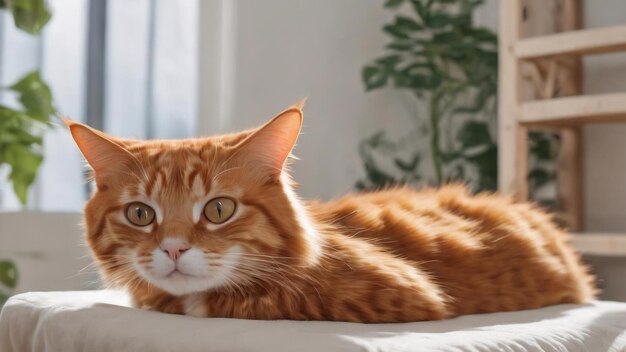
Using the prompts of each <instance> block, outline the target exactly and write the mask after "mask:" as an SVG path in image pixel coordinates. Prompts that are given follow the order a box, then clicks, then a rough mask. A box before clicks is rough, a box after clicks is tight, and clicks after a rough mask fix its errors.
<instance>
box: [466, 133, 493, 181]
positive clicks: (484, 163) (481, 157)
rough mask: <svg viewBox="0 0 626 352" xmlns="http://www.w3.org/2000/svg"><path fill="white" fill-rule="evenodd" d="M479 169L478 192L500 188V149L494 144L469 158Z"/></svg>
mask: <svg viewBox="0 0 626 352" xmlns="http://www.w3.org/2000/svg"><path fill="white" fill-rule="evenodd" d="M467 160H468V161H470V162H472V163H473V164H474V165H475V166H476V168H477V169H478V174H479V175H480V178H479V180H478V190H479V191H485V190H495V189H496V188H498V147H497V146H496V145H495V144H494V145H492V146H491V147H489V148H487V149H486V150H485V151H483V152H482V153H479V154H477V155H474V156H472V157H469V158H467Z"/></svg>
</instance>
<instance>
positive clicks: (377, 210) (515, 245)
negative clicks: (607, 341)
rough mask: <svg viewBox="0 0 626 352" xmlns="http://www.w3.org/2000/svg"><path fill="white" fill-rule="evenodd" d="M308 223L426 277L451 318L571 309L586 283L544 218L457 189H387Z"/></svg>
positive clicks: (326, 210)
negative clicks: (325, 226) (446, 302)
mask: <svg viewBox="0 0 626 352" xmlns="http://www.w3.org/2000/svg"><path fill="white" fill-rule="evenodd" d="M311 209H312V212H313V214H315V217H316V218H317V219H318V220H320V221H322V222H325V223H329V224H332V225H333V226H334V227H335V228H336V229H337V231H339V232H341V233H342V234H343V235H345V236H349V237H354V238H361V239H363V240H367V241H369V242H371V243H374V244H376V245H378V246H380V247H381V248H382V249H384V250H385V251H388V252H391V253H392V254H394V255H396V256H397V257H398V258H401V259H402V260H408V261H410V262H412V263H413V264H414V265H416V266H419V267H420V268H422V269H424V270H426V271H427V272H429V273H431V274H432V275H433V277H434V279H435V280H436V281H437V282H438V283H439V284H440V285H441V286H443V287H444V289H445V290H446V293H447V294H449V295H450V296H451V297H452V298H453V302H455V303H453V304H455V305H456V307H455V308H456V309H455V310H456V313H457V314H467V313H477V312H490V311H503V310H517V309H527V308H535V307H541V306H545V305H548V304H556V303H578V302H583V301H586V300H588V299H590V298H591V297H592V296H593V294H594V289H593V286H592V278H591V276H590V275H589V274H588V273H587V269H586V268H585V267H584V266H583V265H582V264H581V262H580V258H579V256H578V255H577V254H576V253H575V252H574V250H573V249H572V248H571V247H570V245H569V244H568V242H567V235H566V234H565V233H564V232H563V231H561V230H560V229H559V228H558V227H557V226H555V225H554V224H553V222H552V220H551V218H550V216H548V215H547V214H545V213H544V212H542V211H541V210H539V209H538V208H537V207H535V206H533V205H530V204H526V203H515V202H513V201H512V200H511V199H510V198H508V197H501V196H497V195H492V194H486V193H485V194H479V195H470V194H469V193H468V192H467V191H466V189H465V188H464V187H462V186H446V187H443V188H441V189H438V190H435V189H428V190H422V191H417V190H414V189H410V188H394V189H389V190H383V191H378V192H370V193H362V194H353V195H348V196H345V197H343V198H340V199H337V200H334V201H331V202H328V203H313V204H311Z"/></svg>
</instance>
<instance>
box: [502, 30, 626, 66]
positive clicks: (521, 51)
mask: <svg viewBox="0 0 626 352" xmlns="http://www.w3.org/2000/svg"><path fill="white" fill-rule="evenodd" d="M624 50H626V25H620V26H614V27H605V28H596V29H583V30H576V31H569V32H562V33H557V34H551V35H545V36H540V37H536V38H528V39H523V40H520V41H518V42H517V43H516V44H515V49H514V52H515V55H516V56H517V57H518V58H520V59H527V60H528V59H538V58H545V57H549V56H560V55H590V54H601V53H609V52H616V51H624Z"/></svg>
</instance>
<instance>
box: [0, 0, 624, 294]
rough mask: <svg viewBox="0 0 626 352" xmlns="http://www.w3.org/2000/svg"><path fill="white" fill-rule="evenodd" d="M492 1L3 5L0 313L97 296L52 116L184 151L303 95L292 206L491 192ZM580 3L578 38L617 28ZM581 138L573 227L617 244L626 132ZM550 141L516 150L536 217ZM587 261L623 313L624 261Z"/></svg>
mask: <svg viewBox="0 0 626 352" xmlns="http://www.w3.org/2000/svg"><path fill="white" fill-rule="evenodd" d="M568 1H569V0H550V1H542V3H544V4H547V3H549V5H546V9H547V10H546V11H545V13H543V14H540V13H537V14H535V15H537V16H541V15H543V16H551V14H552V12H551V11H559V10H560V8H561V7H563V6H564V3H567V2H568ZM592 3H593V5H592ZM500 5H501V1H497V0H485V1H478V0H435V1H429V0H315V1H313V0H263V1H256V0H208V1H201V0H48V1H44V0H12V1H8V0H0V86H1V87H2V90H0V282H1V283H2V285H1V286H0V292H1V293H0V301H1V300H2V298H3V297H6V296H7V295H8V294H10V293H11V292H20V291H28V290H60V289H86V288H93V287H97V285H98V283H97V276H96V274H95V271H94V268H93V267H90V266H89V263H90V260H89V257H88V253H87V249H86V248H85V247H84V246H79V245H78V244H77V243H79V240H80V239H81V238H82V234H81V229H80V227H79V226H78V224H79V223H80V221H81V220H80V219H81V215H80V212H81V210H82V207H83V205H84V203H85V201H86V200H87V198H88V196H89V194H90V187H89V185H88V184H87V183H86V181H85V169H84V163H83V161H82V159H81V156H80V155H79V153H78V150H77V148H76V147H75V145H74V143H73V141H72V140H71V138H70V136H69V133H68V132H67V131H66V130H65V129H64V128H63V127H61V126H60V124H59V120H58V118H57V117H56V116H58V115H62V116H68V117H71V118H72V119H74V120H78V121H82V122H86V123H88V124H89V125H91V126H93V127H95V128H99V129H102V130H104V131H106V132H107V133H111V134H113V135H116V136H122V137H133V138H148V139H151V138H186V137H193V136H206V135H213V134H219V133H224V132H231V131H237V130H241V129H246V128H250V127H254V126H258V125H260V124H262V123H263V122H265V121H266V120H267V119H269V118H271V117H272V116H274V115H275V114H276V113H278V112H280V111H281V110H282V109H284V108H285V107H287V106H289V105H290V104H292V103H294V102H295V101H297V100H299V99H300V98H302V97H308V98H309V99H308V102H307V105H306V107H305V123H304V128H303V134H302V136H301V138H300V140H299V143H298V146H297V148H296V150H295V154H296V155H297V156H298V157H299V158H300V159H301V160H299V161H298V162H296V163H295V165H294V168H293V169H294V178H295V179H296V180H297V181H298V182H299V184H300V194H301V195H302V196H303V197H305V198H308V199H311V198H315V199H330V198H332V197H336V196H339V195H341V194H344V193H346V192H349V191H354V190H364V189H376V188H379V187H383V186H385V185H389V184H395V183H410V184H414V185H416V186H418V187H419V186H423V185H438V184H442V183H445V182H449V181H461V182H465V183H467V184H468V185H469V186H470V187H471V188H472V189H473V190H475V191H480V190H496V189H498V110H497V101H498V100H497V93H498V35H499V25H498V20H499V11H500ZM581 6H582V10H581V14H582V15H581V16H582V18H581V19H582V22H583V23H584V27H585V28H594V27H605V26H611V25H618V24H623V23H626V15H624V14H626V3H624V2H623V1H621V0H594V1H593V2H592V1H590V0H588V1H586V2H584V1H583V2H582V5H581ZM531 15H532V14H531ZM625 58H626V57H625V56H624V55H621V54H608V55H598V56H593V57H585V58H583V62H582V63H583V66H584V72H585V77H584V79H583V81H582V82H583V87H582V89H583V91H584V93H604V92H610V91H616V90H626V60H624V59H625ZM582 133H583V140H584V145H585V147H584V149H583V150H582V165H583V175H584V177H583V178H582V180H583V185H582V186H583V187H582V189H583V190H584V191H583V199H584V202H583V203H582V207H583V212H582V214H584V216H583V217H584V218H583V219H582V220H581V221H582V223H583V224H584V228H583V229H581V230H585V231H586V232H595V233H605V232H611V233H620V232H622V233H623V232H624V230H625V229H626V217H625V216H624V214H623V210H624V208H625V206H626V201H625V199H626V188H625V187H623V185H624V182H623V180H624V179H626V158H624V156H623V153H621V152H620V151H621V150H622V149H624V148H626V139H624V138H623V136H624V135H625V133H626V126H624V125H617V124H616V125H613V124H609V125H607V124H603V125H593V126H589V127H585V128H583V130H582ZM559 142H560V138H559V136H558V135H557V134H555V133H551V132H550V131H548V132H545V131H540V132H537V131H533V132H532V133H531V135H530V139H529V163H530V164H529V169H528V174H527V176H528V187H529V191H528V192H529V195H530V197H531V198H532V199H533V200H535V201H537V202H538V203H540V204H541V205H542V206H544V207H546V208H548V209H556V208H558V207H559V204H558V197H557V194H556V189H557V186H556V179H557V175H556V172H555V170H556V166H555V165H556V163H557V158H558V154H559V144H560V143H559ZM586 260H587V261H588V262H589V263H591V264H593V266H594V270H595V271H596V272H597V273H598V274H599V275H600V277H601V283H600V285H601V286H602V287H603V288H604V289H605V293H604V296H603V297H605V298H608V299H615V300H626V283H624V280H623V277H624V272H625V270H626V260H624V259H623V258H620V257H619V256H616V255H611V256H598V255H593V256H587V257H586ZM81 268H82V270H81Z"/></svg>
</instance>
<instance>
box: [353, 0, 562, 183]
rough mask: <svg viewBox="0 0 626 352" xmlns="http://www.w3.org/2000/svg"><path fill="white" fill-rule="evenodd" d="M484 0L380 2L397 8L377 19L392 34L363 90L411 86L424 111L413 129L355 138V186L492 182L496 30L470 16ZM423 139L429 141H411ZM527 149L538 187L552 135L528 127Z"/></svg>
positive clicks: (547, 171) (547, 174)
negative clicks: (394, 135)
mask: <svg viewBox="0 0 626 352" xmlns="http://www.w3.org/2000/svg"><path fill="white" fill-rule="evenodd" d="M482 3H483V1H482V0H387V1H386V2H385V5H384V6H385V8H387V9H389V10H391V11H394V12H395V13H396V16H395V18H394V20H393V22H391V23H389V24H387V25H385V26H384V27H383V31H384V32H385V33H386V34H387V35H388V36H389V37H390V39H391V41H390V43H389V44H388V45H387V46H386V47H385V54H384V55H383V56H381V57H379V58H377V59H375V60H374V61H372V62H371V63H369V64H367V65H366V66H365V67H364V68H363V71H362V78H363V82H364V84H365V87H366V90H367V91H372V90H377V89H381V88H383V87H389V86H392V87H394V88H396V89H403V90H409V91H410V92H411V93H413V95H414V96H415V98H416V99H417V100H419V101H420V102H421V104H422V105H425V106H427V113H426V114H422V115H419V116H416V118H415V120H416V131H415V132H414V133H413V134H412V135H409V136H405V137H404V138H402V139H400V140H393V139H391V138H390V137H388V136H387V135H386V134H385V133H384V131H381V132H379V133H376V134H375V135H373V136H371V137H368V138H366V139H365V140H364V141H363V142H362V143H361V145H360V149H359V152H360V155H361V158H362V160H363V164H364V168H365V171H366V177H365V178H364V179H361V180H359V181H358V182H357V184H356V187H357V188H359V189H371V188H380V187H385V186H388V185H392V184H398V183H402V184H404V183H417V184H428V185H441V184H444V183H447V182H451V181H454V182H463V183H465V184H467V185H468V186H469V187H471V188H472V189H473V190H475V191H480V190H495V189H496V188H497V156H498V148H497V138H496V132H497V128H496V124H497V115H496V113H497V109H496V103H497V99H496V95H497V82H498V48H497V44H498V41H497V36H496V34H495V33H493V32H492V31H491V30H489V29H487V28H483V27H480V26H477V25H475V23H474V22H473V13H474V11H475V10H476V9H477V8H478V7H479V6H480V5H482ZM421 140H426V141H427V143H423V144H417V143H416V141H421ZM530 152H531V167H532V168H531V172H530V174H529V178H530V180H529V181H530V185H531V193H536V192H535V191H536V190H538V189H540V188H541V187H544V186H545V185H546V184H548V183H550V182H551V181H553V180H554V171H553V166H552V164H551V163H550V161H552V160H553V159H554V157H555V156H556V144H555V143H554V137H553V136H552V135H550V134H543V133H533V134H531V150H530ZM389 159H391V160H389ZM390 161H391V162H390ZM546 161H548V162H546Z"/></svg>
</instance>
